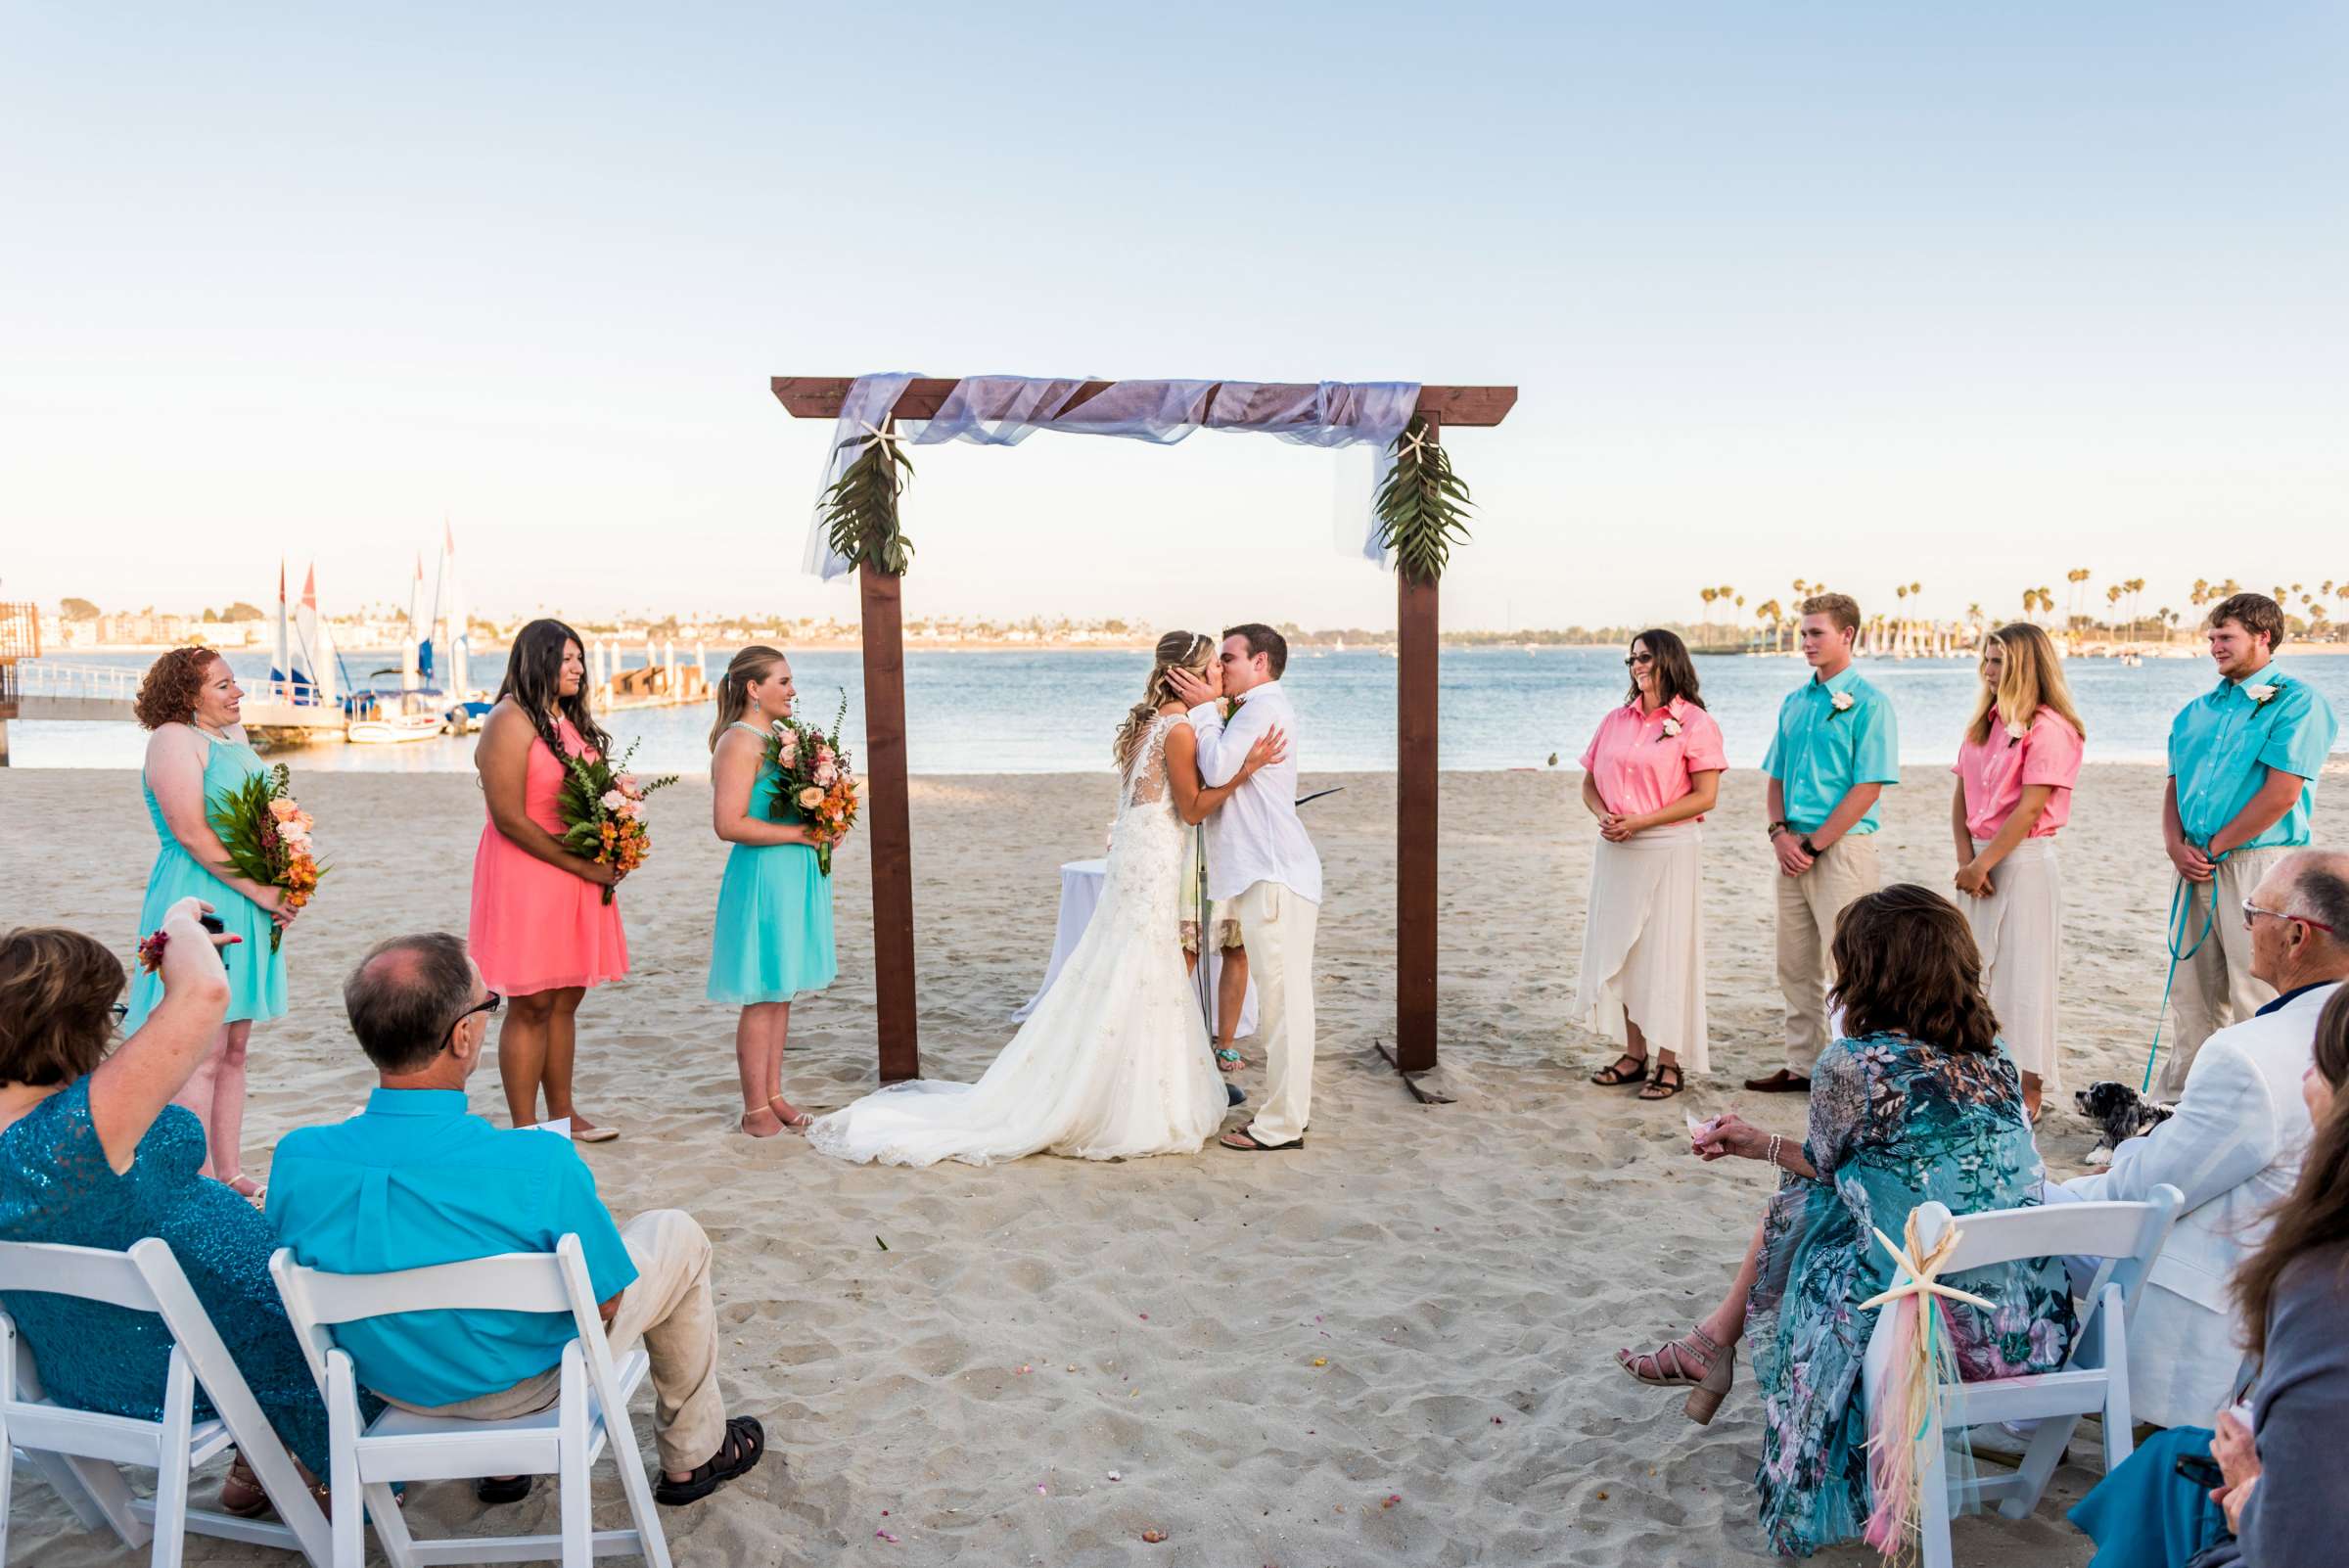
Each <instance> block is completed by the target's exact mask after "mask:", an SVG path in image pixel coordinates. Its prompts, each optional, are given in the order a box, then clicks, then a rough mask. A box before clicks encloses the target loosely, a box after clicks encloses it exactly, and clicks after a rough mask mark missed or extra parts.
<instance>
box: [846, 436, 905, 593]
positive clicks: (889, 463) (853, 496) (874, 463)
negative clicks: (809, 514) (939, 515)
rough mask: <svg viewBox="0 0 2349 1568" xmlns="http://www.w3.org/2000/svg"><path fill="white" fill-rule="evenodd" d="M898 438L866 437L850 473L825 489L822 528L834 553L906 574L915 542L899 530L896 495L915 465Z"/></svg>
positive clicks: (850, 465) (894, 572)
mask: <svg viewBox="0 0 2349 1568" xmlns="http://www.w3.org/2000/svg"><path fill="white" fill-rule="evenodd" d="M897 447H898V441H897V439H896V438H895V437H890V438H866V441H865V447H864V450H862V451H861V452H858V453H857V454H856V458H855V461H853V462H852V463H851V464H849V467H848V471H847V472H846V473H844V474H842V475H841V476H840V478H839V479H838V480H837V481H835V482H834V483H833V485H832V487H831V488H830V489H828V490H826V491H824V526H825V528H826V529H827V530H829V536H830V539H831V544H832V551H833V553H834V554H835V555H840V556H845V557H846V558H848V559H849V560H851V561H855V562H858V563H860V564H862V565H865V566H869V567H872V568H874V569H875V570H876V571H880V572H886V573H888V574H889V575H890V576H893V577H896V576H904V575H905V569H906V568H907V567H908V566H911V565H912V564H913V545H912V543H911V542H910V541H909V540H908V539H907V538H906V537H905V535H904V534H903V533H902V532H900V531H898V495H899V494H901V493H902V492H903V491H904V488H905V482H906V481H907V480H908V479H911V478H912V477H913V465H912V464H911V463H909V462H907V461H906V460H905V454H904V453H902V452H900V451H898V449H897Z"/></svg>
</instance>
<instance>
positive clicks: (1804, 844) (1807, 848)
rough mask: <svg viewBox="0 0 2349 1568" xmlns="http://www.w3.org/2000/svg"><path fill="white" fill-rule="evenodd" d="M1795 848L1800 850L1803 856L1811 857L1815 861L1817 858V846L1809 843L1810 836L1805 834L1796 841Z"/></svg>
mask: <svg viewBox="0 0 2349 1568" xmlns="http://www.w3.org/2000/svg"><path fill="white" fill-rule="evenodd" d="M1795 847H1796V848H1797V849H1799V850H1801V851H1802V852H1803V853H1805V854H1807V855H1809V856H1811V858H1812V859H1814V860H1816V859H1818V858H1819V846H1818V845H1816V844H1814V843H1812V842H1811V835H1810V834H1808V833H1806V834H1804V835H1803V836H1802V837H1801V838H1800V839H1797V840H1796V841H1795Z"/></svg>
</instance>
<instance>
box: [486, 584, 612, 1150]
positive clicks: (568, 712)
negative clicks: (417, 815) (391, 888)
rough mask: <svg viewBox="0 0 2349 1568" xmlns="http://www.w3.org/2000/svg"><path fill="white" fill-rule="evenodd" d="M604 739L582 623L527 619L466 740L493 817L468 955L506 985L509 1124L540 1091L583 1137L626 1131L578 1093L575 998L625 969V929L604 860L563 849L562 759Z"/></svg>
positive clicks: (503, 1058) (498, 985) (551, 1114)
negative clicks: (590, 697) (595, 1119)
mask: <svg viewBox="0 0 2349 1568" xmlns="http://www.w3.org/2000/svg"><path fill="white" fill-rule="evenodd" d="M611 745H612V738H611V737H610V736H609V735H607V734H605V733H604V731H603V729H602V727H601V726H599V725H598V724H597V723H596V721H595V717H594V715H592V714H590V713H589V712H588V708H587V661H586V658H585V656H584V654H583V653H582V652H581V648H580V643H579V635H578V633H577V632H576V631H574V630H572V629H571V628H570V627H569V626H567V625H565V624H564V623H562V622H560V621H549V620H540V621H533V622H531V623H530V624H529V625H527V626H525V627H523V628H522V631H521V633H520V634H519V635H517V636H516V637H515V639H514V647H513V651H512V652H510V653H509V654H507V656H506V678H505V681H504V682H503V683H502V684H501V685H500V686H499V687H498V689H497V706H496V707H495V708H493V709H491V710H490V712H489V718H488V721H487V722H486V723H485V724H484V725H483V727H482V740H481V744H480V746H478V747H477V748H476V749H475V751H474V765H475V766H476V767H477V768H479V769H480V770H481V775H482V795H483V797H484V802H485V803H486V805H487V807H488V813H489V820H488V821H487V822H486V823H484V825H483V827H482V842H481V847H480V848H479V849H478V850H476V851H475V852H474V857H473V927H472V938H471V941H472V947H473V957H474V961H475V962H476V963H478V964H480V965H481V966H482V978H483V980H484V982H485V983H486V984H487V985H488V986H489V987H490V989H491V990H493V991H498V992H504V993H505V998H506V1019H505V1023H504V1025H503V1027H501V1028H500V1029H499V1031H498V1036H497V1074H498V1078H499V1080H500V1081H501V1082H502V1083H503V1084H504V1085H505V1090H506V1108H507V1110H508V1111H510V1112H511V1113H512V1114H513V1118H514V1125H515V1126H516V1127H529V1126H530V1125H532V1124H533V1123H535V1122H536V1121H537V1120H538V1095H539V1090H540V1089H541V1088H543V1089H544V1090H545V1092H546V1119H547V1120H548V1121H550V1122H551V1121H560V1120H562V1119H563V1118H565V1117H569V1118H570V1119H571V1135H572V1136H573V1137H574V1138H576V1139H578V1140H580V1141H581V1142H587V1143H600V1142H603V1141H604V1140H606V1139H608V1138H614V1137H618V1136H619V1135H620V1134H619V1133H618V1132H617V1131H615V1130H612V1129H611V1128H607V1127H597V1126H596V1125H595V1124H594V1123H592V1122H590V1121H588V1120H587V1119H586V1118H585V1117H583V1116H581V1115H579V1113H578V1111H577V1109H576V1107H575V1106H574V1105H573V1104H572V1100H571V1080H572V1063H573V1059H574V1056H575V1055H576V1050H577V1026H578V1012H579V1002H580V1001H581V1000H582V999H583V998H584V997H585V996H586V994H587V992H588V990H589V988H591V987H595V986H600V985H602V984H603V983H604V982H605V981H607V980H618V979H619V978H620V977H621V976H622V975H624V974H626V973H627V972H628V939H627V934H626V932H624V931H623V930H622V928H621V923H620V904H619V902H618V901H617V900H615V901H613V902H611V903H606V902H604V901H603V897H604V895H603V890H604V889H606V888H608V887H610V886H612V885H613V883H614V881H615V880H616V878H615V877H614V875H613V872H612V869H611V867H609V866H605V865H598V864H597V863H596V862H595V861H593V860H588V859H583V858H581V857H580V856H578V855H576V854H573V853H571V852H570V851H568V850H566V849H564V848H563V846H562V843H561V834H562V831H563V819H562V817H561V815H560V814H559V813H558V812H557V810H556V807H555V802H556V799H557V797H558V796H559V795H560V794H561V793H562V789H563V778H564V765H563V762H562V761H561V758H562V757H600V756H602V755H603V754H604V753H605V752H606V751H608V750H610V749H611ZM558 748H559V749H560V750H559V752H558Z"/></svg>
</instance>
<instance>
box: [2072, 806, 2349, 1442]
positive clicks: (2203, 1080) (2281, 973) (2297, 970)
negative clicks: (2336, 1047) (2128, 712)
mask: <svg viewBox="0 0 2349 1568" xmlns="http://www.w3.org/2000/svg"><path fill="white" fill-rule="evenodd" d="M2227 914H2228V915H2232V916H2234V918H2237V919H2240V920H2241V921H2243V922H2244V923H2245V924H2246V925H2247V926H2249V927H2250V930H2251V972H2252V974H2254V975H2255V976H2257V977H2258V978H2259V979H2261V980H2264V981H2266V982H2267V983H2268V984H2269V985H2271V986H2274V987H2275V988H2276V992H2277V995H2276V999H2275V1000H2274V1001H2271V1002H2269V1003H2268V1004H2267V1005H2266V1006H2264V1007H2262V1008H2260V1009H2259V1011H2258V1013H2257V1014H2255V1015H2254V1016H2252V1017H2250V1018H2247V1019H2245V1020H2243V1022H2241V1023H2239V1024H2235V1025H2234V1026H2232V1027H2230V1028H2227V1029H2222V1030H2220V1031H2219V1032H2218V1033H2217V1034H2215V1035H2212V1036H2211V1037H2210V1038H2209V1039H2207V1040H2206V1041H2204V1042H2203V1045H2202V1048H2201V1050H2200V1051H2199V1052H2197V1053H2196V1055H2195V1057H2194V1065H2193V1067H2192V1068H2191V1069H2189V1070H2188V1074H2187V1079H2186V1091H2185V1093H2184V1094H2183V1095H2182V1096H2180V1098H2179V1101H2178V1107H2177V1112H2176V1114H2175V1115H2173V1116H2172V1117H2170V1119H2169V1120H2168V1121H2166V1122H2163V1123H2162V1124H2161V1125H2160V1126H2158V1127H2156V1128H2154V1129H2153V1130H2152V1131H2150V1132H2148V1133H2146V1134H2145V1135H2144V1136H2142V1137H2136V1138H2130V1139H2129V1140H2127V1141H2126V1142H2124V1143H2123V1144H2122V1145H2121V1146H2120V1147H2119V1148H2118V1149H2116V1150H2114V1151H2113V1156H2112V1164H2111V1166H2110V1167H2109V1168H2107V1169H2106V1170H2103V1171H2100V1172H2096V1173H2094V1174H2092V1175H2089V1176H2075V1177H2074V1178H2072V1179H2071V1180H2069V1181H2066V1182H2064V1183H2063V1186H2064V1189H2065V1193H2066V1194H2067V1195H2068V1196H2070V1197H2074V1198H2080V1199H2084V1200H2089V1201H2098V1200H2142V1199H2143V1198H2145V1197H2146V1196H2148V1195H2149V1194H2150V1193H2151V1192H2152V1190H2153V1188H2154V1186H2155V1185H2156V1184H2158V1183H2160V1182H2164V1181H2166V1182H2168V1183H2169V1184H2170V1185H2172V1186H2174V1187H2176V1188H2177V1189H2178V1190H2179V1191H2180V1192H2182V1193H2184V1194H2185V1196H2186V1206H2185V1208H2184V1210H2183V1211H2182V1212H2181V1214H2180V1215H2179V1217H2178V1223H2177V1226H2176V1228H2174V1229H2173V1230H2171V1232H2170V1239H2169V1241H2168V1243H2167V1244H2166V1245H2165V1246H2163V1248H2162V1250H2161V1256H2160V1257H2159V1258H2157V1259H2155V1260H2154V1262H2153V1267H2152V1268H2151V1270H2150V1271H2149V1272H2148V1273H2147V1274H2146V1276H2145V1291H2144V1295H2143V1297H2142V1299H2141V1300H2140V1302H2139V1303H2138V1307H2137V1310H2136V1311H2135V1312H2134V1313H2132V1314H2130V1317H2129V1385H2130V1401H2131V1405H2132V1407H2133V1409H2134V1412H2135V1414H2136V1415H2137V1418H2138V1419H2139V1420H2141V1421H2150V1422H2152V1423H2153V1424H2154V1425H2156V1426H2179V1425H2184V1424H2187V1423H2201V1422H2206V1421H2208V1420H2209V1419H2210V1417H2211V1412H2212V1411H2214V1410H2216V1409H2218V1408H2219V1407H2221V1406H2223V1405H2225V1404H2227V1403H2228V1401H2229V1400H2230V1399H2232V1398H2233V1396H2234V1378H2235V1374H2236V1372H2237V1370H2238V1369H2239V1368H2240V1366H2241V1363H2242V1340H2243V1337H2244V1330H2245V1325H2242V1324H2240V1323H2238V1321H2237V1320H2236V1318H2235V1316H2234V1312H2233V1310H2232V1307H2231V1304H2230V1302H2229V1299H2228V1293H2227V1281H2228V1278H2229V1276H2230V1275H2232V1274H2233V1273H2234V1270H2235V1268H2236V1267H2237V1266H2238V1265H2239V1264H2240V1263H2241V1262H2242V1260H2243V1258H2244V1256H2245V1255H2246V1254H2247V1253H2248V1252H2249V1251H2250V1249H2251V1248H2253V1247H2254V1246H2256V1245H2258V1242H2259V1239H2260V1231H2261V1228H2262V1226H2263V1224H2264V1221H2263V1220H2262V1216H2263V1215H2265V1214H2266V1213H2267V1211H2268V1210H2270V1209H2271V1208H2273V1207H2274V1206H2275V1204H2276V1203H2277V1202H2278V1201H2279V1200H2280V1199H2281V1198H2282V1197H2283V1196H2284V1194H2286V1193H2287V1192H2289V1191H2291V1188H2292V1182H2293V1181H2294V1180H2295V1179H2296V1178H2297V1176H2298V1175H2299V1169H2300V1158H2301V1155H2302V1153H2303V1151H2304V1150H2305V1148H2306V1146H2307V1143H2308V1136H2309V1114H2308V1107H2307V1105H2306V1104H2304V1103H2303V1102H2302V1100H2301V1097H2300V1080H2301V1077H2302V1075H2303V1074H2305V1073H2306V1072H2307V1071H2308V1066H2309V1061H2310V1051H2311V1049H2312V1046H2311V1040H2312V1038H2314V1036H2315V1033H2316V1027H2317V1018H2318V1015H2319V1014H2320V1013H2321V1012H2322V1011H2323V1009H2324V1007H2325V1005H2326V1001H2327V1000H2328V999H2329V998H2330V997H2331V996H2332V995H2333V994H2334V993H2335V992H2337V991H2338V990H2339V989H2340V982H2341V981H2343V980H2349V854H2342V853H2327V852H2325V851H2319V850H2301V851H2296V852H2294V853H2291V854H2289V855H2286V856H2285V857H2284V858H2282V859H2280V860H2279V861H2277V862H2276V864H2275V865H2273V866H2271V867H2270V868H2269V870H2268V874H2267V875H2266V876H2264V877H2262V878H2261V879H2260V881H2259V885H2258V886H2257V887H2256V888H2255V889H2254V890H2253V892H2252V895H2251V898H2250V899H2249V900H2248V901H2247V902H2245V903H2244V904H2243V905H2242V906H2241V908H2240V909H2239V910H2230V911H2227ZM2225 917H2226V916H2222V918H2225Z"/></svg>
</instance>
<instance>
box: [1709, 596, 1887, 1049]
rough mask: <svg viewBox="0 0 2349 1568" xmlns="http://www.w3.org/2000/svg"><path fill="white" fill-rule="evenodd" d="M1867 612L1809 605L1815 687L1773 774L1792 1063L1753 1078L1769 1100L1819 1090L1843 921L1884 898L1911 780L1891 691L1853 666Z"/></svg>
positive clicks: (1778, 739) (1787, 711)
mask: <svg viewBox="0 0 2349 1568" xmlns="http://www.w3.org/2000/svg"><path fill="white" fill-rule="evenodd" d="M1859 634H1860V606H1859V604H1858V603H1857V602H1856V601H1855V600H1853V599H1852V598H1851V597H1850V596H1849V595H1846V594H1841V593H1821V594H1818V595H1815V596H1814V597H1812V598H1809V599H1805V600H1804V601H1803V629H1802V641H1803V657H1804V658H1805V659H1807V660H1809V661H1810V663H1811V678H1810V679H1809V680H1808V681H1806V682H1805V683H1804V684H1803V685H1802V686H1801V687H1799V688H1797V689H1796V690H1794V691H1792V692H1789V693H1788V694H1787V696H1786V700H1785V702H1783V703H1781V704H1780V705H1779V707H1778V728H1777V732H1776V733H1775V734H1774V735H1773V736H1772V737H1771V742H1770V755H1769V756H1768V757H1766V758H1764V759H1763V761H1762V771H1763V772H1765V773H1767V774H1768V775H1769V776H1770V789H1769V792H1768V793H1769V806H1770V848H1771V853H1772V854H1773V856H1774V857H1775V858H1776V860H1777V863H1778V882H1777V891H1778V990H1779V991H1780V992H1783V993H1784V994H1785V997H1786V1065H1785V1066H1784V1067H1781V1068H1779V1069H1778V1070H1777V1071H1776V1072H1774V1073H1772V1074H1771V1075H1770V1076H1769V1077H1767V1078H1754V1079H1748V1080H1746V1084H1745V1086H1746V1087H1747V1088H1749V1089H1754V1090H1756V1091H1758V1092H1760V1093H1764V1094H1790V1093H1808V1092H1810V1088H1811V1066H1812V1064H1813V1063H1814V1062H1816V1061H1818V1060H1819V1052H1820V1051H1821V1050H1824V1049H1825V1048H1826V1045H1827V987H1828V986H1829V985H1830V984H1832V983H1833V981H1834V978H1835V975H1834V957H1833V951H1832V949H1833V945H1834V941H1835V922H1836V920H1837V918H1838V917H1840V916H1841V915H1842V913H1843V910H1844V905H1846V904H1848V903H1850V902H1851V901H1852V900H1853V899H1858V898H1860V897H1861V896H1862V895H1864V894H1868V893H1873V892H1874V891H1875V890H1876V886H1877V883H1878V882H1879V880H1880V878H1879V875H1878V873H1877V869H1876V841H1875V838H1874V834H1875V831H1876V797H1877V796H1879V795H1881V794H1883V793H1884V786H1885V785H1887V784H1898V783H1899V782H1900V781H1901V739H1900V729H1899V726H1898V725H1897V724H1896V723H1895V722H1894V720H1893V716H1892V704H1891V702H1890V701H1889V700H1888V699H1887V698H1886V697H1885V696H1884V694H1883V693H1882V692H1880V691H1878V690H1876V688H1875V687H1873V686H1871V685H1869V684H1868V683H1867V682H1866V681H1865V680H1863V679H1861V678H1860V672H1859V671H1858V670H1856V669H1853V668H1852V644H1853V642H1854V640H1855V639H1856V638H1858V636H1859Z"/></svg>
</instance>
